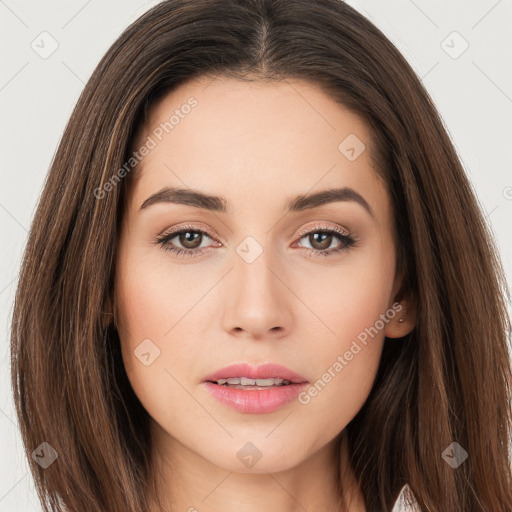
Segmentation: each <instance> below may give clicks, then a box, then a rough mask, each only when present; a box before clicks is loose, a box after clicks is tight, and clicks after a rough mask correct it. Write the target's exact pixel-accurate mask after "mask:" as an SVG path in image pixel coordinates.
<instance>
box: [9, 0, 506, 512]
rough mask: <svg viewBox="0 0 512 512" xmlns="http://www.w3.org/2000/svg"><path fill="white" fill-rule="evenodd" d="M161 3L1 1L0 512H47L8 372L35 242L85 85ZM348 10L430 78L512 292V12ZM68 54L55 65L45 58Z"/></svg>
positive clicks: (423, 6)
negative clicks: (26, 262) (28, 245)
mask: <svg viewBox="0 0 512 512" xmlns="http://www.w3.org/2000/svg"><path fill="white" fill-rule="evenodd" d="M156 3H158V2H157V1H147V2H144V1H142V0H124V1H121V0H109V1H100V0H89V1H87V0H66V1H64V0H52V1H45V2H43V1H41V0H27V1H22V0H0V48H1V50H0V52H1V54H0V55H1V65H0V109H1V110H0V112H1V118H0V119H1V123H0V130H1V131H0V155H1V158H0V172H1V179H0V240H1V244H0V260H1V270H0V325H1V328H2V330H1V333H0V446H1V457H0V512H18V511H20V512H21V511H22V512H25V511H39V510H41V509H40V506H39V502H38V499H37V495H36V494H35V490H34V485H33V482H32V479H31V476H30V473H29V472H28V469H27V464H26V462H25V459H24V455H23V448H22V444H21V438H20V436H19V434H18V429H17V422H16V419H15V414H14V407H13V403H12V400H11V388H10V372H9V324H10V317H11V314H12V306H13V298H14V293H15V289H16V283H17V275H18V271H19V265H20V261H21V256H22V251H23V248H24V245H25V241H26V236H27V230H28V228H29V226H30V222H31V219H32V216H33V214H34V208H35V205H36V202H37V200H38V197H39V194H40V192H41V190H42V185H43V182H44V178H45V174H46V172H47V169H48V167H49V164H50V162H51V159H52V157H53V155H54V152H55V150H56V147H57V144H58V142H59V139H60V137H61V135H62V132H63V130H64V127H65V123H66V121H67V119H68V117H69V115H70V114H71V111H72V109H73V106H74V104H75V102H76V100H77V99H78V96H79V94H80V92H81V90H82V88H83V86H84V84H85V82H86V81H87V79H88V78H89V76H90V74H91V73H92V71H93V68H94V67H95V66H96V64H97V62H98V61H99V60H100V58H101V57H102V55H103V54H104V53H105V51H106V50H107V48H108V47H109V46H110V45H111V44H112V43H113V41H114V39H115V38H116V37H117V36H118V35H119V34H120V32H121V31H122V30H123V29H124V28H125V27H126V26H127V25H128V24H129V23H131V22H132V21H134V20H135V19H136V18H137V17H138V16H139V15H141V14H142V13H143V12H145V11H146V10H147V9H149V8H150V7H151V6H153V5H155V4H156ZM348 3H350V4H351V5H353V6H354V7H356V8H357V9H358V10H359V11H360V12H362V13H363V14H364V15H365V16H367V17H368V18H369V19H370V20H372V21H373V22H374V23H375V24H376V25H377V26H378V27H380V28H381V29H382V30H383V31H384V33H385V34H387V36H388V37H389V38H390V39H391V40H392V41H393V42H394V43H395V44H396V45H397V47H398V48H399V49H400V50H401V51H402V53H403V54H404V55H405V57H406V58H407V59H408V61H409V62H410V63H411V65H412V66H413V68H414V69H415V70H416V72H417V73H418V75H419V76H420V77H421V78H422V80H423V83H424V84H425V86H426V87H427V89H428V91H429V92H430V94H431V96H432V97H433V99H434V101H435V103H436V104H437V106H438V109H439V111H440V113H441V115H442V117H443V119H444V121H445V124H446V126H447V129H448V131H449V133H450V135H451V137H452V140H453V141H454V143H455V146H456V148H457V150H458V152H459V155H460V157H461V159H462V161H463V164H464V166H465V168H466V171H467V173H468V175H469V177H470V179H471V181H472V183H473V184H474V187H475V189H476V192H477V195H478V197H479V199H480V201H481V204H482V207H483V208H484V210H485V212H486V214H487V219H488V222H489V224H490V225H491V227H492V229H493V231H494V233H495V236H496V239H497V242H498V246H499V249H500V251H501V254H502V259H503V263H504V266H505V269H506V272H507V276H508V278H509V282H511V281H510V276H511V275H512V230H511V229H510V218H511V216H512V172H511V168H512V154H511V146H512V121H511V119H512V67H511V66H512V59H511V56H512V0H472V1H467V0H464V1H463V0H450V1H445V0H436V1H427V0H387V1H382V0H380V1H379V0H366V1H365V0H352V1H349V2H348ZM454 31H456V32H458V34H460V35H457V34H453V32H454ZM42 32H47V33H48V34H50V35H40V34H41V33H42ZM55 41H56V43H55ZM443 41H444V42H443ZM465 41H466V42H465ZM57 43H58V48H57V49H56V50H55V51H54V53H52V54H51V55H50V56H46V55H44V54H43V52H45V51H46V52H48V51H49V50H51V49H52V44H53V45H55V44H57ZM466 44H469V46H468V48H467V50H466V51H464V52H463V53H461V51H462V50H463V49H464V47H465V45H466ZM36 50H37V51H36ZM459 53H461V54H460V55H459ZM41 54H43V55H42V56H43V57H47V58H42V56H41ZM454 57H456V58H454ZM126 79H127V80H129V79H130V77H129V76H127V77H126ZM49 406H50V407H51V404H49ZM34 448H35V447H34Z"/></svg>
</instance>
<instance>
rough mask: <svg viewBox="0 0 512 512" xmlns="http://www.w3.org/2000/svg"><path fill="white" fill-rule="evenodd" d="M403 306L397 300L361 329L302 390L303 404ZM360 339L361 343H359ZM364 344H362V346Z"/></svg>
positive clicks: (322, 387) (300, 398)
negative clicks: (342, 350)
mask: <svg viewBox="0 0 512 512" xmlns="http://www.w3.org/2000/svg"><path fill="white" fill-rule="evenodd" d="M402 309H403V306H402V305H401V304H400V303H399V302H395V303H394V304H393V305H392V306H391V308H389V309H388V310H387V311H386V312H385V313H382V314H381V315H380V316H379V319H378V320H376V321H375V323H374V324H373V326H371V327H366V328H365V329H364V330H363V331H361V332H360V333H359V334H358V335H357V340H352V344H351V345H350V348H349V349H348V350H346V351H345V352H344V353H343V355H339V356H338V357H337V358H336V361H334V363H333V364H332V365H331V366H329V368H328V369H327V371H326V372H325V373H324V374H322V376H321V377H320V378H319V379H318V380H316V381H315V383H314V384H311V386H309V387H308V389H307V390H305V391H302V393H300V394H299V396H298V400H299V402H300V403H301V404H303V405H307V404H309V402H310V401H311V398H313V397H315V396H317V395H318V393H320V391H322V390H323V389H324V388H325V386H327V384H328V383H329V382H331V380H332V379H334V377H336V375H338V374H339V373H340V372H341V371H342V370H343V368H345V366H347V365H348V364H349V363H350V361H352V359H354V356H356V355H357V354H359V352H361V350H362V349H363V348H364V347H366V345H368V341H369V340H368V336H370V337H371V338H372V339H373V338H374V337H375V336H376V335H377V334H378V333H379V332H380V331H381V330H382V329H384V327H385V326H386V324H388V323H389V322H390V320H392V319H393V318H395V316H396V314H397V313H398V312H400V311H402ZM358 341H359V343H358ZM361 345H362V346H361Z"/></svg>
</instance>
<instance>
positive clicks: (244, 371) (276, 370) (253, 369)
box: [202, 363, 308, 384]
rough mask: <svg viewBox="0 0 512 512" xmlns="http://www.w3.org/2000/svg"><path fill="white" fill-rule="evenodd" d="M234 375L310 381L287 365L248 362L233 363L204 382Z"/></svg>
mask: <svg viewBox="0 0 512 512" xmlns="http://www.w3.org/2000/svg"><path fill="white" fill-rule="evenodd" d="M234 377H247V378H248V379H270V378H274V379H278V378H280V379H285V380H289V381H290V382H292V383H293V384H300V383H303V382H308V381H307V379H305V378H304V377H303V376H302V375H299V374H298V373H295V372H293V371H292V370H290V369H289V368H286V366H282V365H280V364H273V363H268V364H262V365H259V366H253V365H250V364H247V363H242V364H233V365H230V366H226V367H224V368H221V369H220V370H217V371H216V372H214V373H211V374H210V375H207V376H206V377H204V379H203V380H202V382H217V381H218V380H219V379H229V378H234Z"/></svg>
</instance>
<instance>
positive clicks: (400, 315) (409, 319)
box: [384, 276, 417, 338]
mask: <svg viewBox="0 0 512 512" xmlns="http://www.w3.org/2000/svg"><path fill="white" fill-rule="evenodd" d="M396 289H398V290H399V291H398V292H397V293H395V290H396ZM393 292H394V293H393V297H394V298H393V301H392V302H391V304H390V305H389V309H390V310H392V311H394V312H395V316H394V317H393V318H392V319H391V320H390V321H389V323H388V324H387V325H386V330H385V332H384V334H385V336H386V337H388V338H401V337H402V336H405V335H406V334H409V333H410V332H411V331H412V330H413V329H414V327H415V326H416V317H417V303H416V300H415V297H414V296H413V294H412V293H411V291H410V290H404V289H403V278H402V276H400V277H399V278H398V279H397V281H396V282H395V286H394V289H393Z"/></svg>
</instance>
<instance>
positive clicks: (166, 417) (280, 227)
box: [114, 77, 414, 512]
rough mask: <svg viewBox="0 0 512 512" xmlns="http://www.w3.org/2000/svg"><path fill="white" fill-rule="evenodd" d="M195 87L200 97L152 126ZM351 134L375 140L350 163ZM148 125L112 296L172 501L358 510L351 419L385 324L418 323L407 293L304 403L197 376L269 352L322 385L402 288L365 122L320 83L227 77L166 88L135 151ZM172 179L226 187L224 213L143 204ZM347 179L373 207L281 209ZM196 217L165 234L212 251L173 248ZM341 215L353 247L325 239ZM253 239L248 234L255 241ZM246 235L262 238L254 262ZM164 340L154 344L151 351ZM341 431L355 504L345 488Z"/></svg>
mask: <svg viewBox="0 0 512 512" xmlns="http://www.w3.org/2000/svg"><path fill="white" fill-rule="evenodd" d="M192 97H193V98H194V99H195V100H196V101H197V104H196V106H195V107H194V108H193V109H191V110H190V111H189V113H188V114H187V115H183V116H182V117H180V120H179V122H178V123H177V124H176V125H175V126H174V127H173V129H172V130H169V133H168V134H164V135H165V136H163V137H161V138H162V140H161V141H159V140H158V139H157V138H155V136H154V130H155V129H157V128H158V126H159V125H160V123H165V122H166V121H168V120H169V117H170V116H171V115H172V113H173V112H174V111H175V109H180V108H181V107H182V106H183V105H185V104H187V101H188V100H190V98H192ZM187 111H188V109H187ZM350 134H355V135H356V136H357V137H358V139H360V140H361V141H362V142H363V143H364V144H365V146H366V149H365V150H364V151H363V152H362V153H361V154H360V155H359V156H358V158H356V159H355V160H354V161H350V159H349V158H347V156H346V155H345V154H344V153H343V152H342V151H340V150H339V149H338V146H339V145H340V143H341V142H342V141H343V140H344V139H345V138H346V137H347V136H349V135H350ZM148 136H152V137H153V139H154V140H155V141H156V142H157V144H156V147H154V148H153V149H151V150H150V151H149V152H148V154H147V155H146V156H145V157H144V158H143V160H142V162H141V163H140V164H139V166H138V168H137V169H136V170H134V171H133V172H134V173H137V180H136V181H135V182H134V184H133V185H134V186H133V187H132V189H131V192H130V194H129V197H128V203H127V204H128V207H127V210H126V212H125V214H124V216H123V223H122V229H121V233H120V242H119V247H118V258H117V266H116V278H115V306H114V307H115V311H116V325H117V328H118V331H119V334H120V339H121V344H122V352H123V360H124V364H125V368H126V372H127V375H128V378H129V380H130V382H131V385H132V387H133V389H134V391H135V393H136V394H137V396H138V398H139V399H140V401H141V403H142V405H143V406H144V407H145V409H146V410H147V411H148V413H149V415H150V416H151V418H152V424H151V435H152V440H153V445H152V446H153V448H152V449H153V451H154V455H155V457H156V460H157V464H158V468H159V472H160V474H161V478H162V482H163V492H164V496H165V504H166V505H165V506H166V509H167V510H170V511H172V512H175V511H187V510H189V511H193V510H197V511H199V512H202V511H208V512H217V511H219V512H220V511H222V512H235V511H236V512H261V511H262V510H280V511H282V512H292V511H299V510H308V511H310V512H313V511H320V510H321V511H340V510H349V511H350V512H363V511H364V510H365V508H364V500H363V499H362V495H361V493H360V490H359V488H358V486H357V485H355V481H354V479H353V474H352V472H351V470H350V468H349V466H348V464H347V456H346V455H347V445H346V442H345V438H344V432H343V431H344V428H345V427H346V425H347V424H348V423H349V422H350V421H351V420H352V418H353V417H354V416H355V415H356V414H357V412H358V411H359V410H360V408H361V407H362V405H363V403H364V402H365V400H366V398H367V397H368V394H369V393H370V390H371V388H372V385H373V382H374V379H375V375H376V372H377V369H378V365H379V361H380V356H381V351H382V347H383V343H384V336H385V335H386V336H389V337H401V336H403V335H405V334H407V333H408V332H410V331H411V330H412V329H413V327H414V314H413V312H412V311H411V308H410V307H409V306H410V304H409V303H408V302H407V300H402V301H401V302H400V304H401V305H402V306H403V308H404V309H403V310H402V311H401V312H400V314H397V315H396V316H395V317H394V318H393V319H392V320H390V321H389V322H388V323H387V324H386V325H385V328H383V329H381V330H380V331H379V333H378V335H376V336H374V337H373V338H369V342H368V344H367V345H366V346H364V348H363V349H362V350H361V351H360V352H359V353H357V355H355V356H354V357H353V358H352V359H351V360H350V361H349V362H348V364H347V365H346V366H344V367H343V369H342V371H340V372H338V373H337V374H336V376H335V377H334V378H332V379H331V381H330V382H329V383H328V384H327V385H326V386H325V387H324V388H323V389H322V390H321V391H320V392H319V393H318V394H317V395H316V396H314V397H312V398H311V400H310V401H309V403H307V404H301V403H299V402H298V401H297V400H294V401H293V402H290V403H289V404H287V405H285V406H284V407H283V408H281V409H279V410H277V411H275V412H272V413H266V414H247V413H246V414H244V413H240V412H236V411H234V410H232V409H231V408H228V407H227V406H225V405H224V404H221V403H219V402H217V401H216V400H215V399H214V398H213V397H212V396H211V395H210V394H209V393H208V392H207V390H206V389H205V386H204V384H203V383H202V382H201V381H202V379H203V378H204V377H205V376H206V375H208V374H210V373H212V372H214V371H216V370H218V369H220V368H223V367H224V366H227V365H230V364H234V363H243V362H247V363H251V364H254V365H257V364H263V363H268V362H272V363H278V364H282V365H284V366H287V367H288V368H290V369H291V370H293V371H295V372H297V373H299V374H301V375H302V376H304V377H305V378H306V379H307V380H308V381H309V382H310V383H314V382H316V381H317V380H318V379H320V378H321V377H322V375H323V374H324V373H325V372H326V371H327V369H328V368H330V367H332V366H333V363H334V362H335V361H336V360H337V357H338V356H339V355H343V354H344V353H345V352H346V351H347V350H349V348H350V346H351V344H352V342H353V341H354V340H356V338H357V336H358V334H360V333H361V332H362V331H364V330H365V328H369V327H370V326H374V325H375V323H376V321H377V320H378V319H379V318H380V315H382V314H384V313H385V312H386V311H388V310H390V309H392V305H393V303H395V295H396V293H397V291H398V290H399V286H400V279H399V276H396V275H395V258H396V248H395V246H394V243H393V237H392V210H391V203H390V198H389V194H388V193H387V191H386V189H385V187H384V184H383V183H382V181H381V180H380V178H379V177H378V175H377V173H376V171H375V170H374V169H373V167H372V162H373V161H372V157H371V151H372V145H371V140H370V132H369V130H368V128H367V126H366V125H365V124H364V123H363V121H362V120H361V119H360V118H359V117H358V116H356V115H354V114H352V113H351V112H350V111H348V110H347V109H345V108H343V107H342V106H340V105H339V104H338V103H336V102H334V101H333V100H332V99H331V98H330V97H329V96H327V95H326V94H325V93H323V92H322V91H321V90H320V89H319V88H317V87H316V86H315V85H313V84H310V83H308V82H304V81H300V80H284V81H281V82H278V83H276V82H274V83H267V82H262V81H257V82H251V83H248V82H243V81H239V80H235V79H228V78H219V77H217V78H215V79H213V80H212V79H206V78H202V79H200V80H199V79H198V80H193V81H190V82H188V83H186V84H184V85H182V86H180V87H179V88H177V89H175V90H173V91H172V92H171V93H169V94H167V95H166V96H164V97H163V98H162V99H161V100H160V101H159V102H158V103H156V104H155V105H154V106H153V107H152V109H151V110H150V116H149V122H148V124H147V125H146V126H144V127H142V129H141V130H140V131H139V134H138V137H137V141H136V144H135V147H134V149H137V148H138V147H140V146H141V145H142V144H144V142H145V141H147V137H148ZM164 187H180V188H185V189H193V190H195V191H200V192H202V193H204V194H209V195H215V196H222V197H223V198H224V199H225V201H226V205H227V211H226V212H219V211H210V210H208V209H204V208H200V207H197V206H192V205H186V204H175V203H172V202H155V203H153V204H151V205H149V206H146V207H145V208H142V209H141V206H142V204H143V203H144V202H145V201H146V200H147V199H148V198H149V197H150V196H152V195H153V194H155V193H157V192H159V191H160V190H162V189H163V188H164ZM340 187H351V188H352V189H354V190H355V191H356V192H357V193H358V194H360V195H361V196H362V197H363V198H364V199H365V201H366V202H367V203H368V204H369V206H370V208H371V210H372V212H373V216H372V215H370V213H368V211H367V210H366V209H365V208H364V207H363V206H361V204H360V203H358V202H356V201H353V200H345V201H336V202H331V203H328V204H324V205H321V206H318V207H315V208H312V209H308V210H305V211H299V212H287V211H286V206H287V204H288V202H289V201H291V200H292V199H294V198H295V197H297V196H300V195H308V194H313V193H316V192H319V191H322V190H326V189H329V188H340ZM184 226H185V227H186V228H188V230H189V232H192V233H191V235H192V236H189V237H185V236H183V235H182V236H175V237H174V238H172V242H171V241H170V240H169V239H168V240H167V248H169V247H172V246H174V247H177V248H180V249H185V250H188V251H194V250H195V251H198V250H203V252H202V253H200V254H199V255H197V256H190V255H187V254H186V255H185V256H184V257H183V256H181V255H180V256H178V255H176V254H174V253H172V252H170V251H168V250H165V247H164V246H163V245H162V244H158V243H155V238H157V237H160V236H161V235H166V234H169V233H170V232H171V231H173V230H178V229H180V228H183V227H184ZM333 228H339V229H341V230H342V232H343V233H347V230H348V232H349V233H351V234H352V235H353V237H354V238H355V243H354V244H352V245H350V246H346V247H345V249H344V250H341V251H339V252H334V250H336V249H337V248H339V247H343V246H344V243H345V242H344V241H343V240H342V239H339V238H337V236H336V234H335V233H334V234H332V233H331V236H327V238H325V239H324V240H322V238H318V237H319V236H321V230H329V229H333ZM304 229H307V230H308V232H309V234H306V235H304V234H302V233H301V230H304ZM194 230H195V231H194ZM319 230H320V234H317V235H316V237H315V235H314V233H318V232H319ZM201 231H204V232H206V233H208V234H202V235H201ZM328 235H329V234H328ZM248 236H249V237H252V239H251V243H252V245H249V246H245V245H244V244H245V242H246V238H247V237H248ZM254 241H256V242H254ZM240 244H242V247H249V248H250V249H249V250H250V251H255V250H257V248H258V247H259V248H261V251H262V252H261V254H260V255H259V256H258V257H257V258H256V259H255V260H254V261H252V262H250V263H249V262H247V261H246V259H244V258H243V257H242V256H241V255H240V254H241V253H240V252H239V250H238V251H237V248H238V249H239V248H240ZM321 250H328V251H331V253H330V254H329V255H327V256H326V255H324V254H319V255H318V253H320V251H321ZM190 254H192V253H190ZM251 254H255V253H254V252H252V253H251ZM315 254H317V255H316V256H315ZM399 317H401V318H402V319H403V321H402V322H398V318H399ZM147 339H149V340H151V342H152V343H153V344H154V345H155V346H156V347H158V349H159V350H160V353H159V356H158V357H156V359H154V361H153V362H152V363H151V364H149V365H147V366H146V365H145V364H143V363H142V362H141V361H140V359H139V358H138V357H137V356H136V355H135V353H134V351H136V349H137V347H138V346H139V345H140V344H141V342H142V341H143V340H147ZM146 343H147V342H146ZM148 346H149V347H153V345H148ZM156 351H157V349H155V348H150V352H151V354H152V355H151V358H153V357H154V356H155V354H156V353H157V352H156ZM146 358H147V356H146ZM338 435H342V437H343V439H344V442H343V445H342V446H343V449H342V467H343V476H342V478H343V486H344V488H345V489H346V493H347V494H346V499H347V501H348V502H349V506H348V507H347V508H343V507H340V506H339V505H338V501H339V495H338V493H337V490H336V485H337V482H336V465H337V464H338V461H337V460H335V458H334V443H335V440H336V437H337V436H338ZM249 442H250V443H252V445H254V446H255V447H257V449H258V450H259V452H260V453H261V458H260V459H259V460H258V462H257V463H256V464H254V466H252V467H247V466H246V465H244V464H243V463H242V462H241V460H240V458H239V457H238V456H237V454H238V453H239V451H240V450H241V449H242V448H243V447H246V446H247V443H249ZM245 449H248V448H245ZM153 510H154V512H156V511H157V510H158V509H157V508H156V507H154V509H153Z"/></svg>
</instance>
